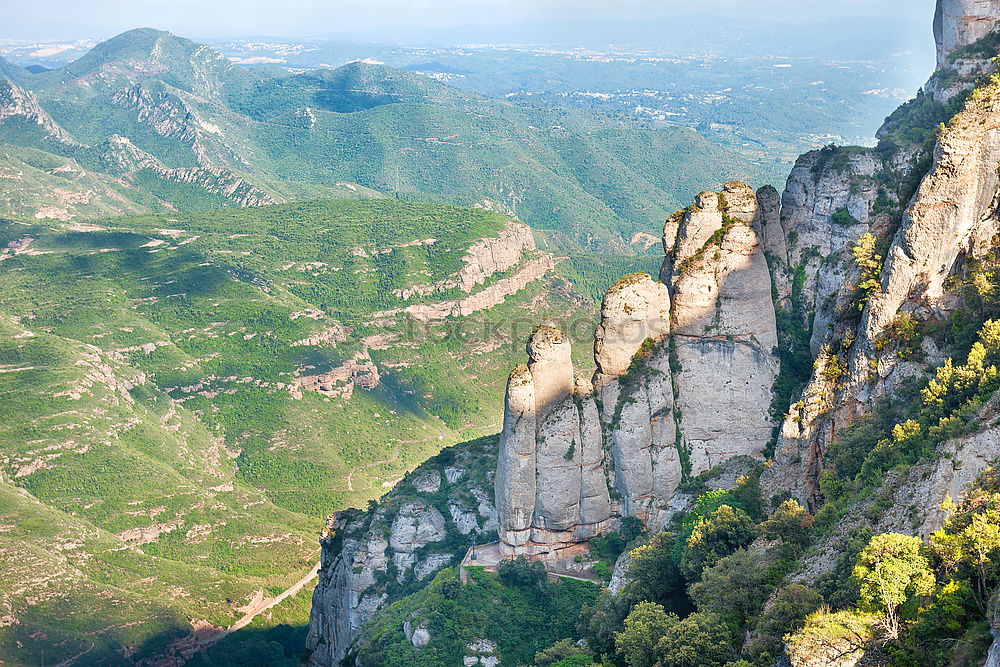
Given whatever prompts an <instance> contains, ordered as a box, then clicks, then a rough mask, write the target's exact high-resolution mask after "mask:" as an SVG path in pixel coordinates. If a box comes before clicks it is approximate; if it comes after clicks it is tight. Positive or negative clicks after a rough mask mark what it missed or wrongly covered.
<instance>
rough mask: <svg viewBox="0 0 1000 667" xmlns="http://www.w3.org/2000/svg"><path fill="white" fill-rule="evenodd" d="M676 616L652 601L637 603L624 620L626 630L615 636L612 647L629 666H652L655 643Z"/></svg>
mask: <svg viewBox="0 0 1000 667" xmlns="http://www.w3.org/2000/svg"><path fill="white" fill-rule="evenodd" d="M677 622H678V618H677V616H676V615H675V614H668V613H667V611H666V610H665V609H664V608H663V606H662V605H658V604H656V603H655V602H640V603H639V604H637V605H636V606H635V607H633V609H632V612H631V613H630V614H629V615H628V617H627V618H626V619H625V629H624V630H623V631H622V632H619V633H617V634H616V635H615V646H617V648H618V651H619V652H620V653H621V654H622V656H623V657H624V658H625V664H627V665H628V667H653V665H655V664H656V663H657V656H656V646H657V644H658V643H659V641H660V639H661V638H662V637H663V636H664V635H666V634H667V632H668V631H669V630H670V628H672V627H673V626H675V625H676V624H677Z"/></svg>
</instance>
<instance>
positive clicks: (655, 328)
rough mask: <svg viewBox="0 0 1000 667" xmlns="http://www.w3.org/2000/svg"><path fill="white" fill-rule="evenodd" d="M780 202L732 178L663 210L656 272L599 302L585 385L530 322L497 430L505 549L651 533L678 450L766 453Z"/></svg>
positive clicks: (623, 283) (666, 507)
mask: <svg viewBox="0 0 1000 667" xmlns="http://www.w3.org/2000/svg"><path fill="white" fill-rule="evenodd" d="M777 202H778V196H777V192H776V191H775V190H774V189H773V188H768V189H766V190H763V191H762V194H761V197H760V198H758V195H757V194H756V193H755V192H754V191H753V190H752V189H750V188H749V187H748V186H746V185H744V184H743V183H738V182H732V183H727V184H726V186H725V188H724V189H723V191H722V192H720V193H714V192H703V193H701V194H700V195H698V198H697V204H696V205H695V206H693V207H691V208H689V209H686V210H685V211H683V212H681V213H680V214H678V215H676V216H673V217H672V218H671V219H670V221H668V223H667V225H666V227H665V230H664V241H663V243H664V248H665V249H666V251H667V252H666V259H665V261H664V269H663V273H662V276H663V278H664V279H665V282H657V281H655V280H653V279H652V278H650V277H649V276H648V275H645V274H634V275H630V276H625V277H624V278H622V279H621V280H619V281H618V282H617V283H616V284H615V285H613V286H612V287H611V288H610V289H609V290H608V293H607V295H606V296H605V298H604V301H603V305H602V309H601V322H600V325H599V327H598V329H597V332H596V335H595V341H594V361H595V365H596V367H597V371H596V373H595V375H594V379H593V383H592V384H591V383H588V382H586V381H582V380H578V381H577V382H576V385H575V387H574V386H572V385H571V383H570V379H571V377H572V365H571V363H570V354H569V345H568V343H567V342H566V340H565V337H564V336H563V335H562V334H561V333H560V332H558V331H557V330H555V329H553V328H552V327H550V326H547V325H543V326H541V327H539V328H538V329H537V330H536V331H535V333H534V334H533V335H532V338H531V340H530V341H529V343H528V355H529V359H530V361H529V364H528V366H527V367H523V366H522V367H518V368H516V369H515V370H514V372H513V373H512V374H511V379H510V382H509V384H508V389H507V399H506V411H505V419H504V432H503V435H502V436H501V438H500V451H499V461H500V464H499V466H500V468H499V470H498V473H497V477H496V496H497V499H498V508H499V512H500V526H501V531H500V539H501V542H502V544H503V550H504V553H505V554H508V555H515V554H516V555H521V554H524V555H528V556H535V557H542V558H549V559H556V558H559V557H560V552H562V551H564V550H565V549H567V548H568V547H570V546H572V544H573V543H574V542H576V541H578V540H581V539H586V538H589V537H592V536H593V535H594V534H596V533H598V532H600V531H601V530H603V529H605V528H606V527H608V526H609V525H610V524H609V521H608V520H609V519H610V518H612V517H614V518H619V517H623V516H635V517H638V518H639V519H641V520H642V521H644V522H645V523H647V524H648V525H649V526H650V527H651V528H653V529H659V528H660V527H661V526H662V525H663V524H664V521H665V520H666V519H667V518H668V517H669V516H670V515H671V514H672V513H673V512H675V511H676V508H677V503H676V502H675V496H676V491H677V488H678V486H679V484H680V481H681V479H682V477H683V475H684V472H685V471H684V468H683V466H682V463H681V461H682V460H683V459H684V458H685V455H686V456H687V459H688V461H689V462H690V468H689V469H688V471H687V472H688V473H690V474H698V473H700V472H702V471H704V470H707V469H709V468H711V467H713V466H715V465H717V464H720V463H723V462H725V461H726V460H728V459H730V458H733V457H736V456H751V457H758V458H759V457H760V456H761V455H762V453H763V451H764V448H765V446H766V444H767V441H768V439H769V438H770V434H771V431H772V429H773V427H774V424H773V423H772V421H771V417H770V415H769V407H770V403H771V389H772V385H773V383H774V380H775V377H776V375H777V369H778V363H777V360H776V358H775V357H774V352H773V350H774V348H775V346H776V345H777V342H778V341H777V334H776V326H775V316H774V307H773V305H772V302H771V276H770V272H769V270H768V264H767V259H766V257H765V252H764V248H763V245H762V243H761V241H760V238H761V237H760V235H759V233H758V231H757V230H763V229H765V228H767V227H768V222H770V225H771V234H772V236H774V235H775V234H780V223H779V222H778V218H777V209H778V204H777ZM765 217H769V218H770V221H768V220H765ZM773 244H774V246H775V247H776V248H777V249H778V250H779V251H781V252H783V250H782V249H783V247H784V246H783V243H782V242H780V241H779V240H777V239H775V240H773ZM671 293H673V298H672V297H671ZM671 336H672V340H673V348H674V350H675V354H676V360H677V361H678V362H679V363H677V364H676V365H675V367H674V368H672V364H671V354H670V345H668V342H667V341H668V339H669V338H671ZM675 396H676V399H675ZM595 399H596V400H595ZM532 401H533V402H532ZM598 405H600V410H598ZM678 406H679V407H681V410H677V409H676V408H677V407H678ZM532 466H534V467H532ZM609 489H610V490H609ZM611 496H614V497H615V498H616V501H615V502H613V503H612V502H611V500H610V498H611ZM529 516H530V517H531V519H530V521H531V525H530V526H528V525H527V522H528V517H529Z"/></svg>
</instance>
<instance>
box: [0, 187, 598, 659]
mask: <svg viewBox="0 0 1000 667" xmlns="http://www.w3.org/2000/svg"><path fill="white" fill-rule="evenodd" d="M508 224H509V219H507V218H505V217H504V216H501V215H499V214H495V213H489V212H486V211H481V210H479V211H477V210H468V209H454V208H448V207H441V206H435V205H430V204H406V203H400V202H396V201H393V200H368V201H347V200H340V201H327V202H303V203H300V204H288V205H281V206H264V207H258V208H251V209H225V210H216V211H210V212H204V213H193V214H180V213H175V214H165V215H142V216H133V217H116V218H109V219H104V220H96V221H88V222H87V223H85V224H81V223H76V222H68V223H64V222H58V221H51V220H50V221H42V222H14V221H4V222H0V248H4V250H2V251H0V404H2V405H3V406H4V409H3V410H2V411H0V498H2V500H0V581H2V582H3V583H2V584H0V616H3V617H6V616H9V617H10V618H12V619H16V622H13V623H12V624H9V625H3V624H0V647H3V648H2V649H0V659H2V660H8V661H13V662H15V663H20V662H39V661H40V658H41V655H40V653H39V651H41V650H42V647H45V648H44V650H45V651H46V652H47V653H46V656H45V660H47V661H50V662H52V663H53V664H54V663H55V662H57V661H59V660H63V659H66V658H68V657H70V656H72V655H75V654H76V653H79V652H81V651H84V650H88V649H89V650H90V651H91V654H90V655H92V656H94V659H95V660H96V661H97V662H100V663H101V664H113V663H114V662H115V660H118V658H114V656H116V655H117V656H119V658H120V651H121V650H122V647H129V650H139V651H141V652H144V653H142V655H156V654H159V653H161V652H162V651H163V650H164V647H165V645H166V644H167V643H169V642H170V641H172V640H175V639H177V638H178V637H182V636H184V635H186V634H187V633H188V632H190V631H191V629H192V627H193V624H195V621H197V620H201V621H207V622H208V623H210V624H212V625H213V626H221V627H226V626H228V625H230V624H232V623H233V622H234V621H235V620H236V619H238V618H239V617H240V616H241V615H242V612H240V611H239V610H238V608H240V607H243V606H245V605H246V604H247V603H248V602H249V601H250V600H252V599H253V596H254V594H255V592H256V591H265V592H266V593H267V594H268V595H270V594H273V592H277V591H280V590H281V589H282V588H284V587H285V586H288V585H290V584H291V583H292V582H294V581H296V580H297V579H299V578H300V577H301V576H302V575H303V574H305V572H306V571H308V569H309V567H310V566H311V565H312V564H313V563H314V562H315V560H316V558H317V549H316V544H315V541H316V540H315V535H316V533H317V531H318V530H319V529H320V528H321V527H322V521H323V519H324V518H325V517H326V516H327V515H328V514H329V513H331V512H332V511H334V510H338V509H343V508H345V507H348V506H363V505H364V504H365V503H366V502H367V501H368V500H370V499H373V498H376V497H378V496H380V495H382V494H383V493H384V492H385V491H386V490H387V488H389V487H391V485H392V484H393V483H394V482H395V481H396V480H398V479H399V478H401V477H402V475H403V474H404V473H405V472H406V471H407V470H410V469H412V468H414V467H415V466H416V465H418V464H419V463H420V462H422V461H423V460H425V459H426V458H427V457H429V456H431V455H433V454H435V453H436V452H437V451H439V450H440V449H441V448H442V447H444V446H447V445H450V444H453V443H455V442H457V441H459V440H460V439H464V438H466V437H469V436H472V435H477V434H480V433H492V432H495V431H496V429H497V428H498V424H499V419H500V414H499V406H500V405H501V404H502V401H501V400H500V397H501V396H502V392H503V385H504V380H505V373H504V369H506V368H508V367H509V366H510V365H511V364H513V363H515V361H518V360H520V357H521V356H522V355H523V349H522V348H521V345H520V344H519V343H517V342H516V341H520V340H522V339H523V336H510V335H508V334H507V333H506V329H505V328H504V327H507V326H508V325H509V324H510V323H511V322H516V321H525V322H527V321H531V322H534V321H537V319H538V318H540V317H545V316H552V317H556V318H566V317H572V316H573V315H574V314H576V313H577V312H578V310H583V308H582V307H586V312H587V316H588V317H589V316H590V312H589V311H590V308H591V306H590V303H589V301H587V300H586V299H585V298H584V297H581V296H578V295H577V294H576V293H575V292H574V291H573V289H572V287H571V285H570V284H569V283H568V282H567V280H566V279H565V278H563V277H561V276H560V275H558V274H557V273H555V272H553V271H548V272H547V273H546V274H545V275H544V276H542V277H541V278H539V279H536V280H532V281H529V283H528V284H527V286H525V287H523V288H522V289H519V290H516V292H515V293H513V294H511V295H509V296H507V297H506V299H505V300H504V302H503V303H502V304H499V305H495V306H493V307H490V308H486V309H483V310H479V311H477V312H474V313H472V314H469V315H467V316H464V317H448V318H445V319H442V320H433V321H429V322H427V323H419V322H418V323H414V322H413V321H412V320H410V319H409V318H407V317H405V316H393V315H391V314H385V313H381V314H380V313H379V311H387V310H393V309H398V308H399V307H401V306H403V307H405V306H414V305H421V304H423V305H427V306H431V305H433V304H434V303H438V302H441V301H448V300H449V299H453V298H461V297H464V296H465V294H466V293H465V292H463V291H462V290H461V289H458V288H443V289H440V290H438V291H436V292H433V293H430V294H427V295H426V296H412V297H410V299H408V300H404V299H403V298H401V297H398V296H395V295H394V294H393V290H394V289H406V288H412V287H413V286H416V285H423V284H431V283H435V282H442V281H447V280H449V279H453V278H454V277H455V275H456V274H457V273H458V272H459V271H460V270H462V269H463V268H464V267H465V266H466V262H465V259H464V258H465V256H466V253H467V252H468V249H469V246H470V245H471V244H472V243H474V242H475V241H476V240H478V239H481V238H483V237H490V236H493V235H496V234H497V233H499V232H500V231H501V230H503V229H504V228H505V227H506V226H507V225H508ZM539 258H543V256H542V255H541V253H538V252H534V253H532V252H527V253H526V254H525V255H524V256H523V257H522V258H521V260H520V262H519V263H518V264H516V265H515V266H512V267H511V268H510V269H508V270H504V271H500V272H498V273H493V274H492V275H488V276H486V278H485V279H484V282H483V283H482V284H480V285H478V286H477V287H476V288H475V289H474V290H473V291H472V292H471V296H472V297H475V296H476V295H477V294H480V293H481V292H483V291H484V290H488V289H490V288H491V287H492V286H495V285H497V284H499V283H501V282H502V281H504V280H507V279H509V278H511V277H512V276H516V275H518V274H519V272H521V271H524V270H526V268H527V267H530V266H531V262H532V261H533V260H538V259H539ZM559 294H562V295H563V296H558V295H559ZM418 325H419V326H418ZM459 325H461V326H459ZM491 331H501V332H505V333H504V334H503V335H502V338H503V340H494V339H492V338H490V337H489V335H488V333H486V332H491ZM581 353H582V354H584V355H585V354H586V350H581ZM345 368H347V369H349V370H350V369H354V370H355V371H357V372H356V373H355V374H354V375H351V374H350V373H348V380H347V381H346V382H343V381H341V380H338V379H337V377H336V373H337V372H338V369H341V370H342V369H345ZM351 372H354V371H351ZM324 373H329V374H331V375H326V376H324V379H321V380H319V381H317V382H316V383H313V384H312V385H308V383H307V385H308V386H307V385H298V384H297V382H299V381H301V380H302V379H303V378H305V379H308V378H310V377H313V376H317V375H321V374H324ZM341 379H342V378H341ZM324 383H325V384H329V385H330V387H327V389H329V391H320V389H321V388H322V386H320V387H319V388H317V385H323V384H324ZM69 609H72V610H82V609H86V610H88V611H87V613H85V614H84V613H82V612H79V611H75V612H74V614H73V616H72V617H68V616H67V615H66V613H67V611H66V610H69ZM300 620H304V619H300ZM102 628H106V629H103V630H102ZM97 631H100V632H98V634H96V635H95V634H94V633H95V632H97ZM39 633H42V634H44V636H46V637H48V639H47V640H45V641H42V640H41V639H39V637H41V636H42V634H39ZM56 637H58V638H60V639H59V640H54V638H56ZM62 639H65V641H64V642H63V641H62ZM15 640H16V641H20V642H21V644H22V645H23V648H20V647H18V645H17V643H16V641H15ZM54 646H58V647H60V648H59V649H58V651H59V653H58V655H56V654H55V652H56V650H57V649H55V648H53V647H54ZM88 660H90V658H88Z"/></svg>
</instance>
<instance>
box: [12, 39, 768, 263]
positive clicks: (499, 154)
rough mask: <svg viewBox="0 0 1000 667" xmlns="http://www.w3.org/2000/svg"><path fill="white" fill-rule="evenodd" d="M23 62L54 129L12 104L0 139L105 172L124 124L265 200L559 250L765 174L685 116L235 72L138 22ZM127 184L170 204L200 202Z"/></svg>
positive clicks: (624, 230)
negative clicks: (501, 219) (671, 121)
mask: <svg viewBox="0 0 1000 667" xmlns="http://www.w3.org/2000/svg"><path fill="white" fill-rule="evenodd" d="M22 72H24V71H23V70H21V71H14V73H13V74H12V75H11V76H12V77H13V78H15V79H16V80H15V83H16V84H17V85H18V86H20V87H21V88H23V89H24V90H25V91H27V93H31V94H33V95H34V96H36V97H37V102H38V105H39V108H40V109H41V110H42V111H43V112H44V113H45V114H47V116H48V118H49V119H50V120H51V123H47V124H43V125H39V124H38V123H35V125H36V127H29V126H31V125H32V122H34V121H33V120H32V119H30V118H29V119H28V120H29V122H23V117H24V116H23V114H22V115H18V114H16V113H15V114H11V115H9V116H8V117H7V118H6V119H5V120H3V121H2V122H0V142H5V143H8V144H14V145H17V146H22V147H30V148H37V149H42V150H45V151H48V152H53V153H56V154H59V155H64V156H66V157H73V158H74V159H76V160H77V161H79V162H80V164H82V165H83V166H84V167H86V168H87V169H89V170H92V171H97V172H102V173H110V172H109V164H112V163H117V162H119V161H120V158H119V157H117V156H115V157H110V158H109V156H108V147H107V141H108V138H109V137H112V136H122V137H126V138H127V139H128V140H130V142H131V143H132V144H134V146H135V147H137V149H138V150H139V151H142V152H144V153H145V154H148V155H149V156H150V157H151V158H152V159H155V160H157V161H159V162H160V163H162V166H163V167H164V168H168V169H195V168H202V169H214V170H221V171H223V172H225V174H227V175H233V176H234V177H239V178H240V179H243V180H245V181H246V182H247V184H248V187H249V186H252V187H255V188H257V189H258V190H259V191H260V193H259V194H260V195H261V196H262V197H266V198H268V199H269V200H270V201H276V202H281V201H287V200H289V199H293V198H295V195H294V194H292V193H289V192H288V191H287V190H288V189H287V188H283V187H281V186H280V183H282V182H295V183H302V184H308V185H311V186H314V187H326V188H330V187H338V184H341V183H348V184H360V185H361V186H364V187H366V188H370V189H372V190H375V191H380V192H384V193H389V194H391V195H393V196H396V197H399V198H403V199H408V200H415V201H431V202H436V203H445V204H457V205H463V206H483V207H486V208H490V209H494V210H502V211H504V212H507V213H512V214H516V215H517V216H518V217H519V218H521V219H523V220H525V221H526V222H528V223H529V224H531V225H532V226H533V227H535V228H538V229H545V230H550V231H552V232H553V233H554V236H553V238H554V239H556V240H558V241H559V242H560V244H561V245H563V246H564V247H569V248H574V249H581V248H582V249H590V250H595V249H603V250H609V249H610V250H614V251H616V252H621V251H628V249H629V241H630V239H631V237H632V235H633V234H634V233H636V232H640V231H643V232H650V231H653V232H655V231H656V230H657V229H658V227H659V226H660V224H661V221H662V219H663V218H664V217H665V216H666V215H667V214H668V213H669V212H671V211H673V210H675V209H676V208H678V207H679V206H680V205H681V203H682V202H683V201H687V200H688V199H689V197H690V192H691V191H692V190H699V189H702V188H703V187H705V186H706V184H711V183H717V184H718V183H722V182H724V181H727V180H730V179H731V178H735V177H739V178H742V179H750V180H759V178H758V177H760V176H761V175H762V174H764V173H767V167H765V166H763V165H758V164H755V163H752V162H750V161H748V160H747V159H746V158H744V157H740V156H737V155H735V154H733V153H729V152H727V151H726V150H724V149H722V148H720V147H719V146H717V145H715V144H712V143H710V142H708V141H706V140H705V139H703V138H701V137H700V136H699V135H698V134H697V133H695V132H694V131H692V130H689V129H686V128H676V127H654V126H652V125H648V126H647V125H644V124H642V123H641V122H639V121H635V120H627V119H623V118H618V117H613V116H609V115H604V114H601V113H597V112H584V111H569V110H565V109H554V108H552V109H546V108H532V107H528V106H519V105H515V104H511V103H509V102H506V101H502V100H493V99H489V98H486V97H482V96H479V95H475V94H471V93H466V92H463V91H459V90H458V89H455V88H451V87H449V86H446V85H444V84H441V83H439V82H436V81H433V80H431V79H428V78H425V77H423V76H420V75H418V74H415V73H412V72H406V71H402V70H395V69H392V68H389V67H386V66H382V65H374V64H366V63H361V62H356V63H351V64H349V65H345V66H343V67H341V68H339V69H336V70H316V71H311V72H306V73H302V74H294V75H290V74H288V73H286V72H284V71H282V70H278V69H275V68H254V69H246V68H242V67H239V66H236V65H233V64H232V63H230V62H229V61H228V60H227V59H225V58H224V57H222V56H221V55H219V54H218V53H217V52H216V51H214V50H212V49H211V48H209V47H206V46H200V45H197V44H195V43H194V42H190V41H188V40H184V39H181V38H179V37H175V36H173V35H170V34H169V33H164V32H159V31H155V30H150V29H141V30H133V31H130V32H127V33H124V34H122V35H119V36H118V37H115V38H113V39H111V40H108V41H107V42H105V43H103V44H100V45H98V46H97V47H95V48H94V49H93V50H92V51H91V52H90V53H88V54H86V55H85V56H83V57H82V58H80V59H79V60H77V61H76V62H74V63H71V64H70V65H67V66H66V67H63V68H61V69H57V70H53V71H49V72H43V73H41V74H35V75H32V74H29V73H27V72H24V73H23V74H22ZM0 76H2V74H0ZM0 115H2V114H0ZM19 119H22V120H19ZM56 135H59V136H63V135H65V136H68V137H71V138H72V142H75V143H69V142H68V141H67V140H65V138H64V139H63V140H58V141H57V140H56ZM147 171H148V170H147ZM161 171H162V170H161ZM116 175H118V174H116ZM159 178H161V179H162V178H166V180H168V181H169V180H171V177H169V176H163V175H162V174H161V175H160V176H159ZM125 180H126V181H127V182H128V183H129V184H131V185H133V186H134V187H137V188H138V189H140V190H143V191H146V192H150V193H152V194H153V195H155V196H156V198H157V199H159V200H161V201H163V202H165V203H166V204H169V205H170V206H172V207H173V208H176V209H181V210H190V209H193V208H199V207H204V206H206V205H214V204H212V202H205V201H202V200H199V199H198V198H197V197H195V195H194V194H193V193H191V192H177V191H176V188H174V189H169V188H165V187H164V186H162V185H160V186H156V184H154V183H152V182H148V183H147V182H141V180H140V179H138V178H126V179H125ZM147 180H148V179H147ZM174 180H176V178H175V179H174ZM188 180H190V179H188ZM190 187H195V186H189V189H190ZM210 189H211V188H210ZM219 189H222V188H219V187H216V188H215V190H219ZM229 200H230V201H229V205H232V204H233V203H237V204H241V205H242V204H245V203H246V201H244V200H240V199H239V198H238V197H232V196H230V197H229ZM216 203H220V202H216ZM221 203H222V204H225V203H226V202H221ZM145 208H146V210H151V211H154V212H155V211H156V210H157V209H156V207H155V206H149V205H145ZM3 212H4V211H2V210H0V213H3ZM7 213H8V214H10V213H13V211H7Z"/></svg>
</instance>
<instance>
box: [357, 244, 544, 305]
mask: <svg viewBox="0 0 1000 667" xmlns="http://www.w3.org/2000/svg"><path fill="white" fill-rule="evenodd" d="M554 268H555V261H554V260H553V258H552V255H549V254H548V253H545V254H541V255H539V256H538V257H535V258H533V259H530V260H528V261H526V262H524V264H523V265H522V266H521V267H520V268H519V269H518V270H517V271H516V272H514V273H513V274H511V275H508V276H505V277H503V278H500V279H499V280H497V281H496V282H495V283H491V284H490V285H487V286H486V287H484V288H483V289H481V290H479V291H478V292H474V293H473V294H470V295H469V296H467V297H464V298H461V299H455V300H452V301H441V302H438V303H427V304H413V305H412V306H407V307H405V308H395V309H392V310H385V311H380V312H377V313H375V314H374V316H375V318H377V319H384V318H389V317H398V316H400V315H407V316H409V317H412V318H413V319H416V320H421V321H425V322H427V321H435V320H443V319H446V318H448V317H468V316H469V315H472V314H474V313H478V312H479V311H482V310H487V309H489V308H493V307H494V306H499V305H500V304H502V303H503V302H504V301H505V300H506V299H507V297H508V296H511V295H512V294H517V293H518V292H520V291H521V290H523V289H524V288H525V287H527V286H528V285H530V284H532V283H534V282H537V281H539V280H541V279H542V278H544V277H545V276H546V275H547V274H548V273H549V272H550V271H552V270H553V269H554Z"/></svg>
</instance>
